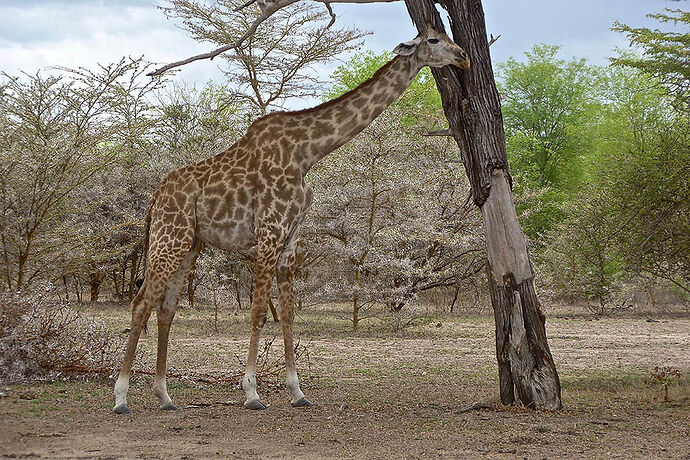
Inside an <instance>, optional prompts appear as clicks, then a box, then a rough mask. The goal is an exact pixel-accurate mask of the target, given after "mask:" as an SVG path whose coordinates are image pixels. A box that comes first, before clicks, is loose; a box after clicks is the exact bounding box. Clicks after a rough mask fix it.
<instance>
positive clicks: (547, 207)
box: [498, 44, 596, 238]
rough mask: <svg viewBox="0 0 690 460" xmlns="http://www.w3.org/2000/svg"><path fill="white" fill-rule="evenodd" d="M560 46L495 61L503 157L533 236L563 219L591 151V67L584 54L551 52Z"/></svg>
mask: <svg viewBox="0 0 690 460" xmlns="http://www.w3.org/2000/svg"><path fill="white" fill-rule="evenodd" d="M558 50H559V47H558V46H553V45H544V44H542V45H536V46H535V47H534V48H533V49H532V51H529V52H527V53H525V55H526V57H527V61H526V62H518V61H516V60H515V59H512V58H511V59H509V60H508V61H507V62H506V63H503V64H499V65H498V71H499V72H498V73H499V77H500V81H499V84H498V87H499V92H500V94H501V99H502V108H503V119H504V126H505V130H506V140H507V147H508V157H509V159H510V165H511V172H512V174H513V176H514V178H515V179H516V181H515V182H516V192H517V193H518V194H521V195H523V196H529V198H528V199H527V200H526V201H525V202H523V203H520V204H519V206H518V211H519V212H521V213H522V214H523V226H524V229H525V231H526V233H527V234H528V235H529V236H530V237H532V238H538V237H539V235H541V234H542V233H543V232H544V231H546V230H548V229H550V228H551V227H552V226H553V225H554V224H556V223H558V222H559V221H560V220H561V219H562V218H563V212H562V210H561V209H560V207H561V206H562V204H563V203H564V202H565V201H567V199H568V196H569V195H571V194H572V193H573V192H574V191H575V190H576V189H577V187H578V186H579V185H580V184H581V182H582V179H583V175H584V165H585V158H586V156H587V155H588V153H589V152H590V151H591V145H592V139H591V138H590V127H589V125H591V118H592V109H593V101H594V97H595V91H594V87H595V85H594V83H595V82H596V79H595V74H596V72H595V70H594V68H592V67H591V66H587V65H586V63H585V61H584V59H579V60H575V59H573V60H571V61H565V60H562V59H558V58H557V57H556V55H557V53H558Z"/></svg>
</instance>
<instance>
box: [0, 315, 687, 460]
mask: <svg viewBox="0 0 690 460" xmlns="http://www.w3.org/2000/svg"><path fill="white" fill-rule="evenodd" d="M88 314H90V315H93V316H96V317H99V318H105V319H106V321H107V322H108V324H109V326H110V327H112V328H113V330H121V329H122V328H123V327H125V326H126V325H127V312H126V309H125V308H117V309H115V308H109V309H105V308H100V309H99V308H93V309H90V310H88ZM211 316H212V313H210V312H196V311H186V310H183V311H181V312H180V313H179V314H178V317H177V318H176V322H175V325H174V326H173V333H172V343H171V350H170V365H171V366H173V367H175V368H178V369H194V370H196V371H204V372H211V373H213V372H220V371H228V370H234V369H238V368H239V365H238V362H237V359H236V356H235V355H240V356H244V355H245V353H246V347H247V329H248V327H247V323H246V318H245V317H244V315H243V314H238V315H230V316H228V315H227V314H223V315H222V317H221V321H220V322H219V326H218V328H219V332H215V331H214V328H213V327H212V325H211V323H210V321H209V319H210V317H211ZM297 323H298V324H297V326H296V330H297V332H298V334H299V335H300V337H301V343H302V345H303V346H305V347H306V349H307V350H308V357H307V356H306V355H305V356H303V357H302V358H300V361H299V363H298V364H299V366H300V375H301V378H302V381H303V384H302V389H303V390H304V392H305V394H306V395H307V397H308V398H309V399H311V400H312V401H313V402H314V406H313V407H311V408H300V409H295V408H291V407H290V406H289V404H288V400H289V397H288V393H287V390H286V389H285V388H284V387H277V388H275V387H268V388H267V387H266V386H264V388H261V387H260V389H259V391H260V394H262V399H263V400H264V402H266V403H269V404H270V407H269V408H268V410H265V411H261V412H254V411H248V410H244V409H243V408H242V402H243V399H244V398H243V393H242V391H241V390H239V389H238V388H237V387H236V386H234V385H220V384H199V383H194V382H190V381H180V380H173V379H171V380H169V391H170V394H171V397H172V398H173V400H174V401H175V402H176V403H177V405H178V406H180V408H181V410H180V411H178V412H165V411H161V410H159V409H158V408H157V405H156V401H155V398H154V397H153V396H152V395H151V392H150V379H149V378H148V377H147V376H138V377H135V378H134V379H133V381H132V386H131V388H130V394H129V402H130V406H131V408H132V411H133V413H132V415H125V416H123V415H115V414H114V413H112V412H111V408H112V405H113V396H112V384H113V383H112V381H110V380H107V379H100V380H91V381H85V380H81V379H70V380H68V381H58V382H54V383H38V384H36V383H35V384H25V385H10V386H3V387H2V388H1V389H0V391H1V393H2V397H0V414H1V415H2V417H0V457H4V458H28V457H41V458H94V459H95V458H100V459H105V458H209V457H211V458H216V457H218V458H241V459H246V458H302V459H312V458H313V459H322V458H372V459H374V458H376V459H378V458H688V459H690V449H688V447H689V446H690V442H689V441H688V440H690V411H689V410H688V409H689V408H690V379H688V371H690V317H689V316H687V315H685V316H680V317H658V318H657V319H655V320H654V321H647V319H646V318H645V317H639V318H633V317H627V318H623V317H614V318H604V319H599V320H596V319H593V318H592V317H591V316H588V315H584V314H583V315H579V316H567V317H566V316H555V317H550V318H548V319H547V332H548V335H549V340H550V345H551V349H552V352H553V355H554V359H555V360H556V364H557V367H558V371H559V373H560V378H561V383H562V387H563V404H564V408H563V410H561V411H558V412H535V411H530V410H526V409H523V408H514V407H513V408H510V407H508V408H507V407H502V406H500V405H499V404H498V403H497V401H496V399H497V393H498V379H497V377H496V363H495V357H494V348H493V347H494V334H493V320H492V318H489V317H471V316H453V317H447V316H433V315H432V316H429V317H425V318H422V319H421V320H420V321H419V322H418V323H417V324H416V325H414V326H411V327H408V328H405V329H404V330H402V331H397V332H385V331H386V330H390V324H389V323H386V322H380V321H377V320H373V321H371V322H370V323H369V328H368V329H367V328H364V330H363V331H362V332H358V333H352V332H350V331H349V329H348V323H347V321H346V319H345V318H344V317H343V316H342V313H341V312H338V311H335V310H323V311H315V312H311V313H303V314H301V315H300V317H299V318H298V320H297ZM150 327H151V329H152V333H149V335H148V336H146V337H144V338H143V339H142V341H141V344H142V349H143V352H144V361H145V362H148V363H151V362H153V359H154V358H153V351H152V350H153V349H154V347H155V321H152V322H151V323H150ZM264 331H265V333H264V335H265V336H266V337H271V336H274V335H277V334H279V331H280V329H279V327H278V326H277V325H276V324H273V323H272V322H269V323H267V325H266V327H265V329H264ZM279 342H281V340H280V339H277V340H276V344H278V343H279ZM276 352H277V351H276ZM654 366H671V367H674V368H678V369H680V370H681V372H682V374H683V376H682V377H681V379H680V380H678V381H676V382H673V384H672V385H671V386H670V388H669V396H670V402H664V401H663V391H662V390H661V389H660V388H658V387H655V388H649V387H647V386H645V385H644V380H645V378H646V377H648V376H649V373H650V371H651V370H652V369H653V368H654ZM475 402H483V403H487V404H488V406H489V407H487V408H484V409H478V410H471V411H467V412H463V409H464V408H466V407H467V406H468V405H471V404H473V403H475Z"/></svg>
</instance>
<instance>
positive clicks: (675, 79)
mask: <svg viewBox="0 0 690 460" xmlns="http://www.w3.org/2000/svg"><path fill="white" fill-rule="evenodd" d="M647 17H649V18H652V19H656V20H657V21H659V22H660V23H662V24H670V23H672V24H673V25H674V26H676V27H678V26H679V27H680V30H682V31H683V32H678V31H661V30H659V29H650V28H646V27H631V26H628V25H626V24H622V23H620V22H616V23H615V24H614V26H613V28H612V29H613V30H615V31H616V32H621V33H624V34H626V35H627V37H628V39H629V40H630V45H631V46H636V47H637V48H639V49H641V51H642V52H643V55H642V56H639V57H638V56H634V55H629V54H624V55H621V56H619V57H616V58H611V62H612V63H613V65H614V66H625V67H632V68H635V69H638V70H641V71H643V72H645V73H648V74H650V75H653V76H654V77H656V78H657V79H658V80H659V81H660V82H661V83H663V84H664V85H665V86H666V87H667V89H668V91H669V92H670V94H672V95H673V96H674V99H675V102H676V103H677V104H680V105H681V106H684V108H685V110H687V108H688V102H689V100H688V97H689V96H688V92H689V91H690V51H688V50H690V32H688V30H689V29H688V28H689V27H690V12H688V11H683V10H681V9H671V8H666V9H664V12H663V13H658V14H649V15H647Z"/></svg>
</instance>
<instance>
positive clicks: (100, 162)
mask: <svg viewBox="0 0 690 460" xmlns="http://www.w3.org/2000/svg"><path fill="white" fill-rule="evenodd" d="M145 71H146V66H145V65H144V64H143V63H142V62H141V61H140V60H135V61H127V60H124V59H123V60H122V61H120V62H119V63H115V64H111V65H108V66H102V67H101V68H100V69H99V70H98V71H96V72H91V71H87V70H84V69H79V70H67V71H65V72H64V73H63V75H61V76H48V77H43V76H42V75H41V74H37V75H34V76H30V77H27V78H24V79H22V78H19V77H13V76H9V75H6V74H5V75H4V77H5V80H6V81H5V82H3V84H2V87H0V90H1V91H2V97H1V98H0V116H1V117H2V121H1V122H0V123H2V125H3V130H2V138H1V140H0V146H1V150H0V160H1V161H0V165H1V166H0V168H1V169H0V218H1V219H2V220H1V221H0V237H1V243H2V248H1V249H2V258H3V262H4V263H3V266H4V273H3V275H2V276H3V278H4V281H5V287H6V288H7V289H17V290H18V289H22V288H23V287H24V286H25V285H26V284H27V283H28V282H30V281H31V280H33V279H34V278H36V277H40V276H42V275H44V274H46V273H47V272H49V271H51V270H52V268H53V267H52V266H53V263H51V262H52V261H54V258H55V257H58V256H59V257H62V256H61V255H60V252H61V251H63V250H69V249H71V248H73V247H74V246H73V244H74V243H73V241H71V238H68V237H66V236H65V235H68V234H71V232H73V231H74V230H75V228H74V225H73V224H74V222H73V221H71V220H70V218H71V217H73V216H71V215H70V211H71V210H73V209H74V208H73V202H72V200H73V199H74V194H75V193H76V192H77V191H78V190H79V189H80V188H81V187H82V186H84V185H85V184H86V183H87V182H88V181H89V180H90V179H91V178H92V177H93V176H94V175H96V174H97V173H98V172H99V171H101V170H102V169H103V168H104V167H106V166H108V165H110V164H112V163H113V162H114V161H115V160H116V159H117V156H118V154H119V153H120V152H121V150H120V148H122V147H123V144H125V143H126V142H127V136H126V134H127V132H128V130H127V126H128V120H127V117H125V116H124V112H123V111H121V110H120V109H119V108H118V106H120V105H121V104H127V103H128V101H126V100H123V95H129V94H131V92H132V91H134V90H135V89H136V90H138V91H140V92H141V93H148V92H150V91H152V90H153V89H154V88H155V87H156V86H157V85H158V83H159V80H158V79H156V80H150V81H148V82H142V81H139V80H138V77H139V76H140V75H142V74H143V73H144V72H145ZM63 263H64V262H63Z"/></svg>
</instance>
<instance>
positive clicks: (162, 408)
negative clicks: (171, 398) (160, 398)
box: [161, 403, 180, 410]
mask: <svg viewBox="0 0 690 460" xmlns="http://www.w3.org/2000/svg"><path fill="white" fill-rule="evenodd" d="M161 410H180V408H179V407H177V406H176V405H175V404H173V403H168V404H166V405H165V406H161Z"/></svg>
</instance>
